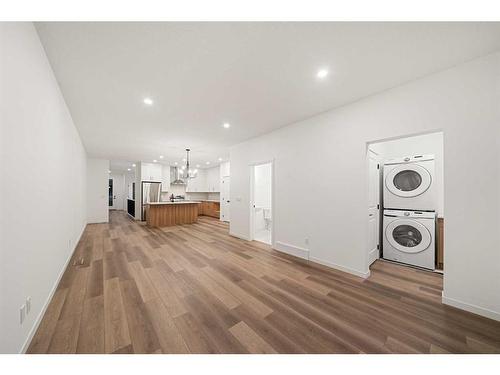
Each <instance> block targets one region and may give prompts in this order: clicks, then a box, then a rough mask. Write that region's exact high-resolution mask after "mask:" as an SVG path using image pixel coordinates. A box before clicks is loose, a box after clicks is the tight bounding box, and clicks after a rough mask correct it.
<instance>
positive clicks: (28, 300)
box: [26, 297, 31, 315]
mask: <svg viewBox="0 0 500 375" xmlns="http://www.w3.org/2000/svg"><path fill="white" fill-rule="evenodd" d="M30 311H31V297H28V298H26V315H28V314H29V313H30Z"/></svg>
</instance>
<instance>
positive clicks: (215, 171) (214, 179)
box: [207, 167, 220, 193]
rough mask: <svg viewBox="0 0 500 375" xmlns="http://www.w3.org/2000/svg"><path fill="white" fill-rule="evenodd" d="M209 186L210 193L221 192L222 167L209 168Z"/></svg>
mask: <svg viewBox="0 0 500 375" xmlns="http://www.w3.org/2000/svg"><path fill="white" fill-rule="evenodd" d="M207 188H208V192H209V193H218V192H220V167H214V168H210V169H207Z"/></svg>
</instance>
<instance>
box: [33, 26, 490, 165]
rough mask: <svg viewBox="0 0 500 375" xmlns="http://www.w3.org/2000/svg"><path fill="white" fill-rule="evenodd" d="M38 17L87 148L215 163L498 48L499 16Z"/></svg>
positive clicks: (124, 156)
mask: <svg viewBox="0 0 500 375" xmlns="http://www.w3.org/2000/svg"><path fill="white" fill-rule="evenodd" d="M36 27H37V30H38V33H39V35H40V39H41V41H42V43H43V45H44V47H45V50H46V52H47V55H48V57H49V60H50V63H51V65H52V68H53V70H54V72H55V75H56V77H57V80H58V81H59V84H60V86H61V90H62V92H63V95H64V97H65V99H66V102H67V104H68V107H69V109H70V111H71V114H72V116H73V120H74V122H75V124H76V126H77V127H78V129H79V131H80V134H81V136H82V139H83V142H84V144H85V147H86V149H87V151H88V153H89V154H90V155H92V156H96V157H105V158H109V159H111V160H122V161H123V160H134V161H137V160H142V161H152V159H158V157H159V155H164V156H165V158H164V159H163V160H164V161H166V162H169V163H172V162H173V161H181V159H182V158H183V157H184V155H185V153H184V148H186V147H191V149H192V150H193V151H192V160H193V163H194V164H196V163H200V164H204V163H205V162H206V161H210V162H211V163H212V165H214V164H216V163H217V158H218V157H219V156H221V157H224V158H227V156H228V147H229V146H230V145H233V144H236V143H238V142H241V141H244V140H246V139H248V138H251V137H255V136H257V135H260V134H264V133H266V132H269V131H271V130H273V129H277V128H279V127H282V126H284V125H287V124H290V123H292V122H295V121H297V120H301V119H304V118H307V117H309V116H312V115H314V114H316V113H319V112H322V111H325V110H328V109H331V108H334V107H337V106H340V105H344V104H346V103H349V102H352V101H355V100H357V99H359V98H362V97H365V96H368V95H371V94H374V93H376V92H380V91H382V90H385V89H388V88H391V87H394V86H397V85H400V84H402V83H404V82H407V81H409V80H412V79H415V78H418V77H422V76H425V75H428V74H430V73H433V72H436V71H439V70H442V69H445V68H448V67H451V66H453V65H456V64H458V63H461V62H464V61H467V60H470V59H472V58H475V57H478V56H481V55H485V54H488V53H491V52H493V51H496V50H498V49H500V23H338V22H327V23H274V22H272V23H258V22H252V23H158V22H152V23H58V22H48V23H37V24H36ZM322 67H327V68H328V69H329V71H330V75H329V76H328V77H327V78H326V79H325V80H323V81H320V80H318V79H317V78H316V76H315V75H316V72H317V71H318V69H320V68H322ZM144 97H151V98H152V99H153V100H154V105H153V106H151V107H148V106H146V105H144V103H143V102H142V100H143V98H144ZM224 122H229V123H230V124H231V125H232V126H231V128H230V129H224V128H223V127H222V124H223V123H224Z"/></svg>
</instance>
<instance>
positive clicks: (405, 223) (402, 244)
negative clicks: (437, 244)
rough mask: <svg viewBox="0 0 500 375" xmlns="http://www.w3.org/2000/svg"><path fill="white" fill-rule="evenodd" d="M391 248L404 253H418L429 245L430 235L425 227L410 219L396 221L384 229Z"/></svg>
mask: <svg viewBox="0 0 500 375" xmlns="http://www.w3.org/2000/svg"><path fill="white" fill-rule="evenodd" d="M385 236H386V238H387V240H388V241H389V243H390V244H391V246H392V247H394V248H395V249H397V250H399V251H402V252H404V253H410V254H414V253H419V252H421V251H424V250H425V249H427V248H428V247H429V246H430V244H431V233H430V232H429V230H428V229H427V228H426V227H425V225H423V224H421V223H419V222H418V221H417V220H412V219H396V220H394V221H392V222H390V223H389V224H388V225H387V227H386V228H385Z"/></svg>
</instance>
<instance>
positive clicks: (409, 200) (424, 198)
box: [384, 155, 437, 211]
mask: <svg viewBox="0 0 500 375" xmlns="http://www.w3.org/2000/svg"><path fill="white" fill-rule="evenodd" d="M435 184H436V183H435V178H434V155H417V156H409V157H405V158H398V159H391V160H387V161H385V162H384V209H399V210H421V211H436V210H437V190H436V187H435Z"/></svg>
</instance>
